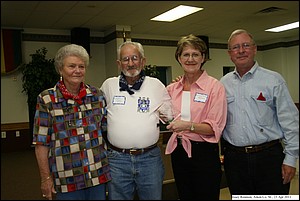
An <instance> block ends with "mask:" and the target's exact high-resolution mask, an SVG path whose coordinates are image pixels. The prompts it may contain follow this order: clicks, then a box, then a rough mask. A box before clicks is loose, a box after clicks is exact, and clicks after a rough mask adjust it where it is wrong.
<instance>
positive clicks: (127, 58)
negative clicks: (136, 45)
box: [121, 55, 140, 64]
mask: <svg viewBox="0 0 300 201" xmlns="http://www.w3.org/2000/svg"><path fill="white" fill-rule="evenodd" d="M130 59H131V61H132V62H133V63H138V62H139V61H140V58H139V57H138V56H136V55H133V56H131V57H123V58H122V59H121V63H122V64H129V61H130Z"/></svg>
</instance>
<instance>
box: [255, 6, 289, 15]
mask: <svg viewBox="0 0 300 201" xmlns="http://www.w3.org/2000/svg"><path fill="white" fill-rule="evenodd" d="M281 10H285V9H284V8H278V7H269V8H265V9H262V10H260V11H258V12H257V13H260V14H263V13H273V12H277V11H281Z"/></svg>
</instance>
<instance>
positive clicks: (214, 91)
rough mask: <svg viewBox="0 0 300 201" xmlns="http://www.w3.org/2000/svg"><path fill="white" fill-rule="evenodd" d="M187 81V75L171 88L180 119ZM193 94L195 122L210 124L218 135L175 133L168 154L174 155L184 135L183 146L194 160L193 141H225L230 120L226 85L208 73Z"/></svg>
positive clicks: (193, 116) (192, 116)
mask: <svg viewBox="0 0 300 201" xmlns="http://www.w3.org/2000/svg"><path fill="white" fill-rule="evenodd" d="M183 80H184V76H183V78H182V79H181V80H180V81H178V82H175V83H172V84H170V85H168V86H167V90H168V92H169V94H170V96H171V98H172V104H173V107H174V111H175V112H176V111H177V114H175V116H178V115H179V112H180V111H181V101H182V93H183ZM190 94H191V97H190V101H191V103H190V110H191V111H190V113H191V121H192V122H194V123H207V124H209V125H210V126H211V127H212V129H213V131H214V135H201V134H198V133H193V132H191V131H182V132H179V133H178V132H174V133H173V134H172V135H171V137H170V139H169V141H168V144H167V147H166V151H165V154H170V153H172V152H173V151H174V149H175V148H176V146H177V135H181V136H182V145H183V148H184V149H185V151H186V152H187V154H188V157H192V155H191V146H192V145H191V142H190V140H192V141H199V142H204V141H206V142H210V143H218V142H219V140H220V138H221V135H222V131H223V129H224V127H225V124H226V118H227V100H226V92H225V88H224V86H223V85H222V83H221V82H220V81H218V80H217V79H216V78H213V77H211V76H209V75H208V74H207V73H206V71H204V72H203V73H202V75H201V76H200V77H199V79H198V80H197V81H196V82H195V83H194V84H192V86H191V90H190ZM179 118H180V117H179Z"/></svg>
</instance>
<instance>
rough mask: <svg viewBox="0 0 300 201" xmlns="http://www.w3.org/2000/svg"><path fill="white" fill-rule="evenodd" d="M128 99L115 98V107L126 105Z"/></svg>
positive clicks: (122, 97) (123, 97)
mask: <svg viewBox="0 0 300 201" xmlns="http://www.w3.org/2000/svg"><path fill="white" fill-rule="evenodd" d="M125 102H126V97H125V96H114V98H113V102H112V103H113V105H125Z"/></svg>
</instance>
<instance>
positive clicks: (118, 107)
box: [100, 76, 171, 148]
mask: <svg viewBox="0 0 300 201" xmlns="http://www.w3.org/2000/svg"><path fill="white" fill-rule="evenodd" d="M119 88H120V87H119V77H112V78H108V79H107V80H105V81H104V82H103V84H102V86H101V88H100V89H101V90H102V91H103V93H104V96H105V99H106V102H107V137H108V140H109V142H110V143H111V144H112V145H114V146H116V147H119V148H145V147H148V146H150V145H153V144H155V143H156V142H157V141H158V139H159V127H158V123H159V114H158V112H157V108H158V107H159V106H160V105H161V104H162V103H163V102H164V101H166V102H168V101H171V98H170V96H169V94H168V92H167V90H166V88H165V86H164V84H163V83H162V82H161V81H160V80H158V79H157V78H153V77H149V76H146V77H145V79H144V82H143V84H142V86H141V88H140V90H138V91H136V90H133V91H134V94H132V95H130V94H129V93H128V92H127V91H120V90H119Z"/></svg>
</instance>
